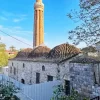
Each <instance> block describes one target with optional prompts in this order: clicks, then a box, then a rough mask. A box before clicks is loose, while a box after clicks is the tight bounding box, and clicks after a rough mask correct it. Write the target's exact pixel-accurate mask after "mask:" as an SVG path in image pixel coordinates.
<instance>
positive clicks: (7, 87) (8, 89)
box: [0, 82, 20, 100]
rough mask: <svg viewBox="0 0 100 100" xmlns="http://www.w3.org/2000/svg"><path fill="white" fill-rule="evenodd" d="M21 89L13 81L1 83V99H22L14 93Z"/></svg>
mask: <svg viewBox="0 0 100 100" xmlns="http://www.w3.org/2000/svg"><path fill="white" fill-rule="evenodd" d="M18 92H19V89H18V88H16V87H15V86H14V84H13V83H12V82H7V83H6V84H0V98H1V99H0V100H20V99H19V98H17V97H16V96H15V95H14V94H15V93H18Z"/></svg>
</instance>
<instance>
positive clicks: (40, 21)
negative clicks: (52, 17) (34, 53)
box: [33, 0, 44, 47]
mask: <svg viewBox="0 0 100 100" xmlns="http://www.w3.org/2000/svg"><path fill="white" fill-rule="evenodd" d="M33 42H34V43H33V47H36V46H39V45H41V44H44V4H43V3H42V0H36V3H35V5H34V41H33Z"/></svg>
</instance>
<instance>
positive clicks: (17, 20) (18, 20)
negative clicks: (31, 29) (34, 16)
mask: <svg viewBox="0 0 100 100" xmlns="http://www.w3.org/2000/svg"><path fill="white" fill-rule="evenodd" d="M22 20H23V19H13V22H15V23H16V22H20V21H22Z"/></svg>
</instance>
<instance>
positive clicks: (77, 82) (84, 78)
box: [70, 63, 100, 97]
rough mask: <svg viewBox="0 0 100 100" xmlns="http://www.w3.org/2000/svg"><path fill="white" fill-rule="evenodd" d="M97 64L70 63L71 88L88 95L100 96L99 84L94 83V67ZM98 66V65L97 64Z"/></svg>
mask: <svg viewBox="0 0 100 100" xmlns="http://www.w3.org/2000/svg"><path fill="white" fill-rule="evenodd" d="M97 66H98V64H94V65H93V64H82V63H71V64H70V82H71V88H74V89H75V90H77V91H78V92H79V93H81V94H82V95H85V96H88V97H95V96H98V95H99V96H100V91H98V89H100V87H99V85H97V84H95V79H94V78H95V76H94V69H93V68H96V67H97ZM99 67H100V66H99Z"/></svg>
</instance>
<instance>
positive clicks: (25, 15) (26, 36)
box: [0, 0, 84, 49]
mask: <svg viewBox="0 0 100 100" xmlns="http://www.w3.org/2000/svg"><path fill="white" fill-rule="evenodd" d="M35 2H36V0H0V30H2V31H4V32H6V33H8V34H9V35H11V36H13V37H15V38H17V39H19V40H21V41H23V42H25V43H27V44H29V45H30V46H29V45H26V44H23V43H21V42H19V41H16V40H15V39H13V38H11V37H9V36H7V35H5V34H4V33H2V32H0V37H1V40H0V42H3V43H5V44H6V46H7V49H8V48H9V47H10V46H12V45H13V46H14V47H16V49H20V48H28V47H29V48H32V46H33V23H34V3H35ZM43 3H44V8H45V9H44V34H45V45H47V46H48V47H50V48H53V47H55V46H56V45H59V44H62V43H66V42H69V43H72V42H71V41H69V40H68V31H70V30H72V29H74V28H75V27H76V26H77V23H74V22H73V21H72V20H70V19H69V18H68V17H67V16H66V15H67V13H70V11H71V9H75V10H79V0H43ZM82 46H84V44H80V45H79V46H78V47H82Z"/></svg>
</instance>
